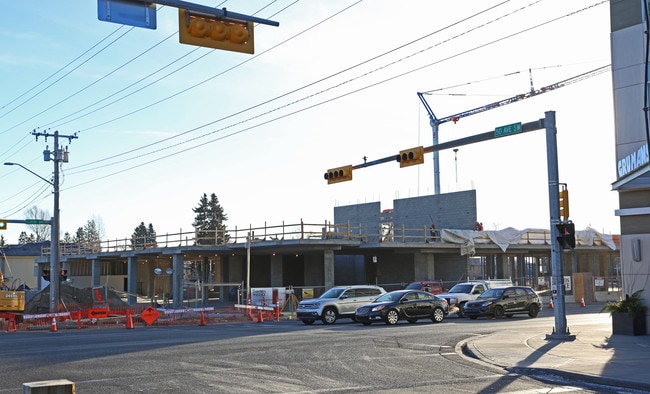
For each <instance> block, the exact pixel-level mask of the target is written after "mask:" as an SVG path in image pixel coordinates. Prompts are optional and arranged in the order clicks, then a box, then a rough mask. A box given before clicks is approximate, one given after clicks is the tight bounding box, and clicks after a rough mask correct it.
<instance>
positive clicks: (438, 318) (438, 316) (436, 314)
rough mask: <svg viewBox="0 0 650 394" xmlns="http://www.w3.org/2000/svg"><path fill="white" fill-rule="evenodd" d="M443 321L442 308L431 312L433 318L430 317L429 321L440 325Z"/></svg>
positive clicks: (443, 313)
mask: <svg viewBox="0 0 650 394" xmlns="http://www.w3.org/2000/svg"><path fill="white" fill-rule="evenodd" d="M444 319H445V312H444V311H443V310H442V308H436V309H434V310H433V316H432V317H431V321H432V322H434V323H440V322H442V321H443V320H444Z"/></svg>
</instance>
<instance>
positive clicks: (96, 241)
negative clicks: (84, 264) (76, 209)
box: [72, 219, 102, 252]
mask: <svg viewBox="0 0 650 394" xmlns="http://www.w3.org/2000/svg"><path fill="white" fill-rule="evenodd" d="M72 241H73V242H74V243H76V244H77V245H79V246H81V247H82V248H87V249H91V250H92V251H93V252H100V251H101V242H102V240H101V236H100V234H99V228H98V227H97V223H95V220H94V219H90V220H88V221H87V222H86V225H85V226H83V227H79V228H78V229H77V232H76V233H75V236H74V237H73V238H72Z"/></svg>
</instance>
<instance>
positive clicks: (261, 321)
mask: <svg viewBox="0 0 650 394" xmlns="http://www.w3.org/2000/svg"><path fill="white" fill-rule="evenodd" d="M257 322H258V323H264V318H263V317H262V310H261V309H260V310H259V311H257Z"/></svg>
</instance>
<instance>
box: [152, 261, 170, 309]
mask: <svg viewBox="0 0 650 394" xmlns="http://www.w3.org/2000/svg"><path fill="white" fill-rule="evenodd" d="M153 273H154V274H156V275H157V276H162V277H163V285H162V293H163V307H165V308H166V307H167V298H166V297H165V289H166V287H167V286H165V282H167V280H166V279H165V277H167V276H171V275H172V274H173V273H174V270H173V269H172V268H169V267H167V268H166V269H165V273H164V274H163V271H162V268H154V270H153ZM154 279H155V277H154ZM153 292H154V296H155V295H156V281H155V280H154V284H153Z"/></svg>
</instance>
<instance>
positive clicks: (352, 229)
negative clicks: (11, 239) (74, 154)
mask: <svg viewBox="0 0 650 394" xmlns="http://www.w3.org/2000/svg"><path fill="white" fill-rule="evenodd" d="M249 234H250V235H251V239H252V241H253V242H255V241H278V242H279V241H285V240H350V241H357V242H361V243H388V242H395V243H408V244H410V243H434V242H440V241H441V239H440V230H439V229H436V230H434V231H432V229H430V228H428V227H426V226H423V227H421V228H406V227H405V226H402V227H388V226H386V225H381V226H379V227H376V226H367V225H352V224H350V223H348V224H332V223H329V222H325V223H305V222H303V221H302V220H301V221H300V222H299V223H295V224H286V223H284V222H283V223H282V224H280V225H267V224H266V223H265V224H264V225H263V226H260V227H252V226H249V227H248V228H239V227H236V226H235V227H234V228H229V229H226V230H221V231H219V230H200V231H197V230H192V231H183V230H182V229H181V230H179V231H178V232H176V233H166V234H164V235H157V236H156V237H155V240H154V239H144V238H143V239H135V240H132V239H131V238H121V239H112V240H104V241H101V242H98V243H96V244H93V245H80V244H65V243H62V244H61V246H60V247H61V254H62V255H84V254H93V253H108V252H122V251H130V250H142V249H151V248H170V247H183V246H202V245H206V246H207V245H230V244H242V243H246V242H247V239H248V238H247V237H248V235H249ZM476 243H482V244H487V243H491V241H490V240H489V239H486V238H484V239H481V240H477V241H476ZM550 243H551V234H550V231H549V230H528V231H527V232H526V233H525V234H524V235H523V236H522V238H521V240H520V241H519V244H526V245H550ZM49 254H50V248H49V247H44V248H43V249H42V256H49Z"/></svg>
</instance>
